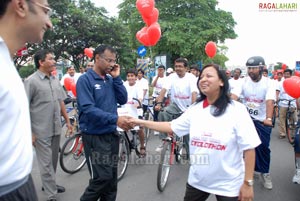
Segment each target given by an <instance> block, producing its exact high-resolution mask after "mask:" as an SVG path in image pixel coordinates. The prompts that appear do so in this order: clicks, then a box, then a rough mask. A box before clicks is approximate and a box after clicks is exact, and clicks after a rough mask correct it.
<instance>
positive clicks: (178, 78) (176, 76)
mask: <svg viewBox="0 0 300 201" xmlns="http://www.w3.org/2000/svg"><path fill="white" fill-rule="evenodd" d="M174 66H175V72H176V73H173V74H171V75H169V76H168V77H167V80H166V81H165V83H164V85H163V89H162V90H161V92H160V94H159V96H158V97H157V99H156V101H157V102H162V101H163V99H164V97H165V95H166V93H167V91H169V92H170V99H171V103H170V105H168V106H167V107H166V108H165V109H164V111H163V112H159V114H158V120H159V121H170V120H172V119H173V118H174V117H173V115H172V114H178V113H182V112H184V111H185V110H186V109H187V108H188V107H189V106H190V105H191V104H192V103H194V102H195V101H196V99H197V94H198V93H197V91H198V89H197V85H196V84H195V83H196V77H195V76H194V75H193V74H191V73H188V72H187V70H188V61H187V60H186V59H185V58H178V59H176V60H175V63H174ZM155 110H157V111H160V110H161V105H159V104H158V105H156V106H155ZM165 137H167V133H160V135H159V138H160V139H164V138H165ZM184 141H185V144H186V146H187V147H186V148H187V150H188V141H189V140H188V137H185V139H184ZM161 149H162V144H161V145H160V146H159V147H157V148H156V151H157V152H159V151H161Z"/></svg>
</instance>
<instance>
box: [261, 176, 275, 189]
mask: <svg viewBox="0 0 300 201" xmlns="http://www.w3.org/2000/svg"><path fill="white" fill-rule="evenodd" d="M261 177H262V180H263V182H264V187H265V188H266V189H269V190H271V189H272V188H273V184H272V180H271V175H270V173H264V174H261Z"/></svg>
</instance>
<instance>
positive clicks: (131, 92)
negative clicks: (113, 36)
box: [121, 69, 146, 157]
mask: <svg viewBox="0 0 300 201" xmlns="http://www.w3.org/2000/svg"><path fill="white" fill-rule="evenodd" d="M136 79H137V71H136V70H135V69H128V70H127V72H126V81H125V82H124V86H125V88H126V90H127V94H128V97H127V103H126V104H125V105H122V106H121V107H124V108H126V109H128V110H129V111H130V110H133V111H132V113H133V114H136V117H138V114H137V109H136V108H137V107H139V106H141V105H140V104H141V103H142V100H143V89H142V88H141V87H140V86H138V85H137V84H136ZM134 99H138V100H139V103H137V101H136V100H134ZM138 135H139V139H140V156H141V157H144V156H145V155H146V147H145V134H144V129H143V128H142V127H140V128H139V130H138Z"/></svg>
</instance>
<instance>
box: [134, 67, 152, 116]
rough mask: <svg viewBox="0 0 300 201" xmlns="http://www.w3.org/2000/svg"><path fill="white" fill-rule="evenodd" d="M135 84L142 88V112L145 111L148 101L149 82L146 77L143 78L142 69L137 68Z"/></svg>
mask: <svg viewBox="0 0 300 201" xmlns="http://www.w3.org/2000/svg"><path fill="white" fill-rule="evenodd" d="M137 72H138V74H137V80H136V84H137V85H138V86H139V87H141V88H142V89H143V92H144V93H143V101H142V105H143V111H144V113H145V112H146V111H147V106H148V104H149V103H148V102H149V83H148V80H147V79H146V78H144V74H145V72H144V71H143V70H142V69H138V71H137Z"/></svg>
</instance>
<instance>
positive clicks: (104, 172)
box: [76, 45, 130, 201]
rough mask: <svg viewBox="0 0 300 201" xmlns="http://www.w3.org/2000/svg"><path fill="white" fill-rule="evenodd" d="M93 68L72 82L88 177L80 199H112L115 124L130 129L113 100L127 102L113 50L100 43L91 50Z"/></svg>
mask: <svg viewBox="0 0 300 201" xmlns="http://www.w3.org/2000/svg"><path fill="white" fill-rule="evenodd" d="M93 57H94V62H95V65H94V67H93V69H91V70H89V71H87V72H86V73H85V74H84V75H82V76H80V78H79V79H78V81H77V84H76V92H77V102H78V110H79V125H80V130H81V131H82V139H83V144H84V151H85V155H86V158H87V164H88V168H89V172H90V175H91V179H90V181H89V185H88V187H87V188H86V189H85V192H84V193H83V195H82V196H81V198H80V200H81V201H85V200H86V201H93V200H95V201H96V200H98V199H99V198H100V199H101V200H103V201H115V200H116V196H117V163H118V151H119V137H118V134H117V132H116V128H117V126H119V127H120V128H123V129H124V130H128V129H130V126H129V118H128V117H124V116H122V117H121V116H120V117H118V115H117V103H119V104H121V105H123V104H125V103H126V102H127V91H126V89H125V87H124V86H123V82H122V80H121V78H120V77H119V75H120V66H119V65H118V64H116V51H115V50H114V49H113V48H112V47H110V46H107V45H101V46H99V47H97V48H96V49H95V51H94V55H93Z"/></svg>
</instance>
